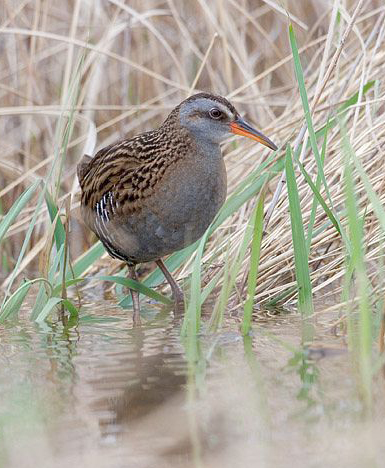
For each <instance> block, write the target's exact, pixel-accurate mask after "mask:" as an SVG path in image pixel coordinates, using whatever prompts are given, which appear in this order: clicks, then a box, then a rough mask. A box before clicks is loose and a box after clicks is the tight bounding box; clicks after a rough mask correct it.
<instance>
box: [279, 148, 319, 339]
mask: <svg viewBox="0 0 385 468" xmlns="http://www.w3.org/2000/svg"><path fill="white" fill-rule="evenodd" d="M285 165H286V177H287V191H288V195H289V210H290V220H291V230H292V239H293V248H294V263H295V274H296V280H297V286H298V307H299V310H300V312H301V315H302V317H304V318H306V317H309V316H311V315H313V313H314V306H313V298H312V287H311V280H310V272H309V264H308V255H307V248H306V241H305V233H304V226H303V221H302V214H301V206H300V202H299V195H298V188H297V181H296V178H295V173H294V167H293V160H292V150H291V147H290V145H288V146H287V147H286V164H285ZM311 338H312V333H311V330H310V328H309V327H307V326H306V325H305V330H304V334H303V341H308V340H309V339H311Z"/></svg>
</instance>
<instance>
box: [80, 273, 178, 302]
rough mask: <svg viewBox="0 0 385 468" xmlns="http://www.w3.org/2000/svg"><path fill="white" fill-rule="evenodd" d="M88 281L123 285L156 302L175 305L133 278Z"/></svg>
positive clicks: (109, 277) (107, 278)
mask: <svg viewBox="0 0 385 468" xmlns="http://www.w3.org/2000/svg"><path fill="white" fill-rule="evenodd" d="M88 279H93V280H95V279H99V280H102V281H112V282H114V283H118V284H122V285H123V286H126V287H128V288H130V289H134V290H135V291H138V292H140V293H141V294H144V295H145V296H148V297H150V298H151V299H154V300H155V301H158V302H161V303H162V304H166V305H170V304H172V303H173V301H172V300H171V299H169V298H168V297H166V296H163V294H159V293H158V292H156V291H154V290H153V289H150V288H148V287H147V286H145V285H144V284H143V283H139V281H135V280H133V279H131V278H123V277H122V276H94V277H92V278H88Z"/></svg>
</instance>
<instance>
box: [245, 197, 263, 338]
mask: <svg viewBox="0 0 385 468" xmlns="http://www.w3.org/2000/svg"><path fill="white" fill-rule="evenodd" d="M264 200H265V194H264V193H263V192H261V194H260V196H259V197H258V201H257V204H256V207H255V209H254V213H253V216H252V219H253V221H252V222H253V225H254V232H253V239H252V241H251V256H250V270H249V275H248V278H247V299H246V303H245V307H244V312H243V321H242V333H243V335H247V334H248V333H249V331H250V329H251V319H252V314H253V305H254V296H255V288H256V286H257V276H258V266H259V258H260V254H261V243H262V234H263V208H264Z"/></svg>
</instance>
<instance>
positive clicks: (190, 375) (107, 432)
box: [0, 300, 385, 468]
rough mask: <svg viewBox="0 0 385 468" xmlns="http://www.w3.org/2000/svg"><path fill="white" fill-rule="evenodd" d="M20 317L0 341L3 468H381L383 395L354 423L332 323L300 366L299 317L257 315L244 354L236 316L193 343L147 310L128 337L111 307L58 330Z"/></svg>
mask: <svg viewBox="0 0 385 468" xmlns="http://www.w3.org/2000/svg"><path fill="white" fill-rule="evenodd" d="M24 315H25V316H23V314H21V318H20V319H19V322H17V323H12V324H9V325H6V326H5V327H4V326H3V327H2V328H1V329H0V340H1V341H0V350H1V353H0V364H1V366H0V431H1V432H0V435H1V442H0V462H1V466H4V467H9V468H13V467H18V468H24V467H34V468H35V467H36V466H39V467H43V468H45V467H47V468H48V467H50V468H52V467H68V466H71V464H72V466H76V467H77V466H81V467H93V468H99V467H112V468H120V467H122V468H126V467H129V468H131V467H132V468H142V467H143V468H144V467H146V468H147V467H148V468H150V467H151V468H152V467H160V468H162V467H172V468H174V467H190V466H191V467H194V466H198V467H210V468H211V467H225V468H227V467H229V468H230V467H231V468H233V467H237V466H242V467H274V468H281V467H287V466H292V465H293V463H295V466H296V467H307V468H308V467H314V468H316V467H327V466H333V467H345V466H346V467H349V468H355V467H357V468H358V467H360V468H362V467H366V466H368V467H383V466H385V461H384V460H385V439H384V438H383V436H382V434H383V433H384V429H385V423H384V421H385V419H384V415H385V411H384V401H385V399H384V392H383V384H384V381H383V379H382V377H378V378H377V379H376V381H375V414H374V417H373V418H372V419H371V420H370V422H368V421H365V420H363V418H362V407H361V403H360V400H359V398H358V396H357V389H356V383H355V377H354V369H353V367H352V364H351V358H350V355H349V354H348V353H347V350H346V344H345V343H344V339H343V338H342V337H335V336H334V335H333V334H332V332H331V327H330V316H329V317H325V318H322V317H321V316H320V317H319V318H318V323H317V337H316V340H315V345H314V346H313V347H312V348H311V349H310V350H309V351H308V354H307V355H308V356H310V358H311V359H310V360H305V361H304V360H303V359H302V358H303V355H301V354H296V352H295V350H298V345H299V342H300V320H299V317H298V316H297V314H295V313H283V312H281V313H275V314H268V315H267V314H261V316H260V317H259V318H258V319H257V320H256V323H255V328H254V336H253V339H252V340H246V341H245V342H244V340H243V339H242V337H241V336H240V334H239V332H238V327H239V322H240V320H239V318H238V317H236V316H234V317H232V318H229V319H228V320H227V322H226V325H225V327H224V329H223V330H222V331H221V332H220V333H216V334H210V333H204V334H202V336H200V337H198V339H197V340H192V341H191V340H190V341H188V340H182V339H181V338H180V321H179V320H178V319H174V318H173V315H172V313H171V312H170V311H167V310H162V309H159V308H155V307H153V308H150V307H148V308H147V321H146V323H145V325H144V326H143V327H142V328H141V329H137V330H133V329H132V328H131V319H130V315H131V314H130V312H129V311H123V310H122V309H120V308H119V307H118V306H116V305H115V304H114V301H113V300H111V301H106V300H98V302H97V303H96V304H92V303H91V304H88V305H86V306H85V307H84V309H83V311H82V316H83V317H85V318H83V319H82V320H81V322H80V323H79V324H72V325H71V326H68V327H66V328H65V327H63V325H62V324H61V323H56V324H53V325H47V324H43V325H42V326H37V325H36V324H33V323H31V322H30V321H29V320H28V318H27V316H28V310H25V311H24ZM87 316H88V317H87ZM192 350H193V353H191V351H192ZM186 356H192V357H191V358H190V359H189V360H188V359H187V358H186Z"/></svg>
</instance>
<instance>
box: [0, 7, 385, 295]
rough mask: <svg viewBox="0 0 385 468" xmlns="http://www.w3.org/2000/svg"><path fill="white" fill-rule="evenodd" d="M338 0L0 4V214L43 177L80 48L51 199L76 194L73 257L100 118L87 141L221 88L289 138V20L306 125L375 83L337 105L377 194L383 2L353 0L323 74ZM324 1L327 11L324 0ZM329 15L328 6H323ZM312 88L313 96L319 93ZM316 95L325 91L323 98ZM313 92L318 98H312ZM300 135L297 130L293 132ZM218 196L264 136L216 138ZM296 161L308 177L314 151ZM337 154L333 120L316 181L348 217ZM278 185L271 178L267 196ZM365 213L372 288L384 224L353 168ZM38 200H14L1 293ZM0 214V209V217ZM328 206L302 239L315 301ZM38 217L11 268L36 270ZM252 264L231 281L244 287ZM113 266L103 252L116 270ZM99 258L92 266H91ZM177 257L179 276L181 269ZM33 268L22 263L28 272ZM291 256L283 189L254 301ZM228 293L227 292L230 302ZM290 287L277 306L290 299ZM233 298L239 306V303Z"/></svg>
mask: <svg viewBox="0 0 385 468" xmlns="http://www.w3.org/2000/svg"><path fill="white" fill-rule="evenodd" d="M338 3H339V2H337V1H335V2H326V1H322V2H319V1H316V0H312V1H310V0H306V1H305V0H300V1H296V2H293V1H284V2H281V3H278V2H274V1H270V0H269V1H263V0H258V1H252V0H245V1H244V2H237V1H234V0H228V1H221V0H218V1H208V0H206V1H205V0H196V1H189V2H187V1H186V2H179V1H176V0H168V1H156V0H145V1H139V0H138V1H136V0H135V1H130V2H126V4H125V3H124V2H123V1H122V2H121V1H118V0H108V1H107V0H104V1H101V2H92V6H91V3H90V2H87V1H85V0H75V1H74V2H58V1H56V0H54V1H51V2H47V1H36V2H29V1H12V0H5V1H4V2H3V3H2V5H1V7H0V11H1V15H0V18H1V19H0V37H1V41H0V49H1V54H0V63H1V67H0V105H1V108H0V134H1V143H2V145H1V146H2V152H1V155H0V197H1V198H0V209H1V211H0V216H1V213H5V212H7V210H8V209H9V208H10V207H11V206H12V204H13V202H14V201H15V199H16V198H17V197H18V196H19V195H20V194H21V193H22V192H23V190H25V188H27V187H28V186H29V185H30V184H31V183H32V182H34V181H35V180H36V179H37V178H40V177H43V178H44V177H45V176H46V174H47V171H48V169H49V167H50V164H51V162H52V161H53V158H54V153H55V144H57V141H55V128H56V126H57V125H58V121H59V119H60V117H61V116H63V115H64V116H65V115H67V114H68V112H69V111H70V109H69V108H68V103H67V102H66V96H67V94H68V89H69V87H70V83H71V78H72V75H73V71H74V69H75V67H76V64H77V63H78V60H79V57H80V56H81V55H82V54H85V55H84V63H83V65H82V69H81V86H80V90H79V95H78V97H77V101H76V106H75V114H74V119H75V128H74V132H73V134H72V136H71V139H70V142H69V145H68V151H67V154H66V155H65V162H64V170H63V174H62V177H61V185H60V193H59V195H60V196H59V205H60V204H61V203H63V201H64V199H65V198H66V197H67V196H68V193H71V194H72V195H73V201H72V213H73V219H72V225H71V231H72V234H71V255H72V259H73V260H74V259H76V258H77V257H78V256H79V255H80V254H81V253H82V252H83V251H84V249H85V248H86V247H87V246H89V245H90V242H93V240H94V239H91V237H90V233H89V232H88V231H87V230H86V229H84V228H83V227H82V226H81V224H79V223H78V222H77V221H76V218H75V214H74V213H75V212H76V209H77V206H78V183H77V180H76V177H75V173H76V164H77V162H78V161H79V159H80V157H81V156H82V153H83V151H84V144H85V141H86V139H87V136H89V135H90V134H91V135H92V129H93V128H96V132H97V148H98V147H102V146H105V145H107V144H109V143H111V142H113V141H114V140H117V139H118V138H121V137H123V136H125V135H134V134H135V133H138V132H142V131H145V130H148V129H151V128H154V127H155V126H157V125H158V124H159V123H160V122H161V121H162V120H163V119H164V117H165V116H166V115H167V113H168V111H169V110H170V109H171V108H172V107H174V105H176V104H177V103H178V102H179V101H181V100H182V99H183V98H185V97H186V96H187V95H188V94H189V93H192V92H194V91H195V90H211V91H214V92H216V93H219V94H223V95H227V96H228V97H229V98H231V100H232V101H233V102H234V103H235V105H236V106H237V107H238V108H239V109H240V110H241V111H243V112H245V113H247V115H248V117H249V119H250V120H251V121H253V122H254V123H255V124H256V126H257V128H259V129H261V130H262V131H263V132H264V133H265V134H267V135H268V136H269V137H270V138H271V139H272V140H273V141H275V142H278V143H280V144H282V145H284V144H285V143H286V142H288V141H292V142H293V141H294V140H295V138H296V137H297V135H298V134H299V132H300V129H301V126H302V123H303V109H302V105H301V102H300V99H299V93H298V85H297V82H296V80H295V76H294V71H293V65H292V54H291V52H290V46H289V41H288V36H287V26H288V18H287V14H286V12H285V10H284V8H286V10H287V12H288V13H289V14H290V18H291V20H292V22H293V24H294V27H295V31H296V35H297V40H298V44H299V46H300V47H301V49H300V52H301V61H302V65H303V68H304V72H305V79H306V86H307V91H308V95H309V101H310V102H313V100H314V101H317V102H313V103H314V114H313V120H314V125H315V127H316V129H318V128H321V127H322V126H324V125H325V124H326V122H327V120H328V118H332V117H333V116H334V115H335V111H336V110H337V109H338V108H339V107H340V106H341V104H342V103H344V102H345V101H346V100H347V99H349V98H351V97H352V96H353V95H354V94H355V93H357V92H358V91H360V89H362V86H363V85H364V84H365V83H367V82H369V81H373V80H374V81H375V84H374V86H373V87H372V88H371V89H370V90H369V91H368V92H367V93H365V95H363V94H362V93H361V91H360V93H359V96H358V102H357V104H356V105H354V106H351V107H350V108H349V110H348V112H347V114H346V119H347V120H346V126H347V130H348V134H349V138H350V141H351V143H352V146H353V148H354V150H355V152H356V154H357V156H358V158H359V160H360V161H361V163H362V165H363V167H364V169H365V171H366V173H367V175H368V177H369V178H370V181H371V183H372V185H373V188H374V189H375V191H376V193H377V194H378V196H379V197H380V198H381V201H382V202H383V203H384V204H385V185H384V176H383V174H384V148H385V147H384V141H385V140H384V138H385V118H384V108H385V107H384V102H385V87H384V83H383V76H384V69H385V68H384V66H385V48H384V37H385V5H384V4H383V1H382V0H377V1H376V0H370V1H366V2H362V8H361V9H360V10H359V12H358V15H357V18H356V20H355V23H354V26H353V28H352V31H351V32H350V34H349V35H348V36H347V38H346V41H345V42H344V43H343V44H342V46H341V47H340V52H341V53H340V55H339V56H338V60H336V62H335V66H333V67H332V70H331V72H330V76H329V77H328V79H327V81H326V82H324V87H323V89H322V83H323V80H324V78H325V76H326V75H327V73H328V72H327V70H328V68H329V67H330V64H331V63H332V60H333V56H335V53H336V51H337V50H338V47H339V45H340V39H341V37H343V35H344V32H345V31H346V29H347V28H348V25H349V23H350V20H351V15H352V14H353V11H354V10H355V7H356V6H357V3H359V2H357V1H353V0H347V1H346V2H344V3H343V5H340V6H339V11H338V16H337V20H338V24H337V26H336V28H335V29H334V30H333V32H332V33H330V32H329V33H328V31H329V26H330V21H331V18H332V17H333V14H336V13H337V8H336V7H337V5H338ZM333 8H334V10H333ZM333 11H334V13H333ZM321 89H322V92H321ZM319 93H320V94H319ZM317 94H319V99H314V97H315V96H317ZM304 139H305V141H307V135H306V134H305V135H304ZM225 154H226V162H227V167H228V179H229V193H231V191H232V190H233V189H234V187H235V186H236V184H237V183H238V182H239V180H240V179H242V178H243V177H244V176H245V174H248V173H249V172H250V171H252V170H253V169H254V168H256V167H257V166H258V165H259V164H260V162H261V161H262V160H263V159H264V158H265V157H266V155H267V152H265V151H264V150H263V148H262V147H261V146H257V145H254V144H252V143H250V142H247V141H243V140H239V141H237V144H236V145H235V144H228V145H227V146H226V148H225ZM302 159H303V160H304V164H305V167H306V170H307V171H308V173H309V174H310V175H312V174H315V173H316V164H315V161H314V158H313V156H312V155H311V153H310V151H309V150H305V151H304V152H303V153H302ZM342 171H343V164H342V152H341V137H340V129H339V126H338V125H337V126H334V127H333V128H332V129H330V131H329V134H328V142H327V153H326V160H325V176H326V179H327V181H328V184H329V188H330V191H331V195H332V199H333V204H334V207H335V209H336V211H337V212H338V213H339V214H340V216H341V220H342V223H343V224H344V223H345V217H344V212H343V207H344V194H343V186H342V182H341V180H342ZM277 183H278V179H277V178H276V179H274V180H273V182H271V183H270V187H269V190H270V196H268V197H267V199H268V200H269V198H270V199H271V196H272V193H273V192H274V190H275V188H276V185H277ZM298 184H299V190H300V197H301V204H302V206H301V207H302V216H303V219H304V224H305V225H307V223H308V221H309V216H310V212H311V207H312V202H313V194H312V192H311V189H310V187H309V186H308V185H307V184H306V183H305V181H304V180H303V178H302V177H301V176H299V178H298ZM357 192H358V195H359V202H360V214H361V215H363V214H364V213H365V246H363V248H365V250H366V260H367V264H368V265H369V268H370V271H369V273H370V279H371V282H372V285H373V287H374V290H375V291H376V292H380V291H381V290H382V289H383V288H384V280H383V278H384V274H383V273H384V272H383V247H382V246H383V232H382V230H381V227H380V224H379V222H378V219H377V218H376V216H375V214H374V211H373V207H372V205H371V203H370V201H369V199H368V196H367V193H366V191H365V189H364V186H363V184H362V182H361V180H360V179H359V177H358V176H357ZM35 203H36V201H35V202H32V203H31V204H30V205H29V207H28V208H26V209H25V210H23V212H22V213H21V214H20V215H19V217H18V220H17V222H16V223H15V224H13V225H12V226H11V228H10V229H9V231H8V233H7V237H6V239H5V240H4V242H3V243H2V245H1V246H0V260H1V262H2V266H1V274H0V279H1V280H2V287H3V288H4V287H6V286H7V285H8V281H9V274H10V272H11V271H12V269H13V268H14V265H15V262H16V259H17V256H18V253H19V251H20V245H21V242H22V240H23V237H24V234H25V232H26V230H27V228H28V225H29V223H30V221H31V219H32V215H33V210H34V206H35ZM251 210H252V204H251V203H247V204H245V205H244V206H243V207H242V208H241V209H240V210H239V211H238V212H237V214H236V215H234V216H233V217H232V218H231V219H229V220H227V221H226V223H225V224H224V225H222V226H221V227H220V228H219V229H218V230H217V231H216V233H215V234H214V235H213V236H212V238H211V240H210V242H209V245H208V247H207V249H206V254H205V257H204V258H203V261H204V262H206V263H207V264H209V263H210V264H211V263H212V257H213V253H214V254H215V255H214V256H215V262H214V263H215V265H212V264H211V265H210V268H207V271H205V275H206V276H204V278H203V279H204V280H207V277H208V275H212V272H213V270H215V271H217V270H219V269H221V268H223V265H224V263H225V257H226V255H227V252H228V249H230V255H231V254H232V253H233V252H235V251H236V249H237V247H238V245H239V242H240V240H241V237H242V234H243V231H244V229H245V227H246V225H247V222H248V220H249V217H250V213H251ZM0 219H1V217H0ZM326 221H327V219H326V215H325V214H324V212H323V211H322V209H321V208H319V209H318V211H317V216H316V221H315V226H314V231H315V232H318V233H317V235H316V236H315V237H314V239H313V241H312V246H311V261H310V268H311V277H312V282H313V288H314V293H315V294H316V296H317V295H318V296H319V297H322V298H323V301H324V304H327V303H329V301H330V303H335V301H336V298H337V299H339V294H340V287H341V286H340V285H341V279H342V276H343V275H344V272H345V269H344V263H345V250H344V248H343V246H342V243H341V239H340V238H339V237H338V236H337V232H336V231H335V229H334V227H333V226H332V225H327V224H325V223H326ZM47 223H48V215H47V212H46V211H45V209H44V210H42V212H41V215H40V216H39V222H38V224H37V225H36V227H35V229H34V233H33V236H32V239H31V242H30V245H29V252H28V253H27V256H26V257H25V260H24V261H23V262H22V264H21V265H20V267H19V273H22V272H26V271H27V272H28V271H29V272H30V274H33V272H35V271H36V269H37V268H38V258H39V255H41V254H42V252H43V250H44V247H45V245H46V243H47V241H48V229H47ZM247 262H248V259H246V260H245V262H244V268H243V270H242V271H241V273H240V276H239V281H238V287H239V290H238V293H243V289H242V288H243V286H244V283H245V272H246V271H247ZM114 265H115V266H116V263H115V262H114V261H113V260H111V267H110V268H111V269H113V268H114ZM99 267H100V265H99V264H95V265H94V268H95V270H96V269H98V268H99ZM190 269H191V261H189V262H187V263H186V264H185V265H184V266H183V267H182V269H181V270H180V272H179V275H180V276H186V275H187V274H188V273H189V271H190ZM31 272H32V273H31ZM294 281H295V278H294V262H293V249H292V241H291V230H290V222H289V216H288V199H287V196H286V194H285V187H283V192H282V194H281V196H280V198H279V201H278V203H277V205H276V207H275V209H274V211H273V213H272V217H271V220H270V223H269V225H268V228H267V232H266V233H265V235H264V238H263V241H262V256H261V260H260V267H259V279H258V285H257V290H256V297H257V301H258V302H261V303H264V302H268V301H270V300H271V299H274V298H276V297H277V296H278V295H280V294H281V293H283V292H284V291H285V290H287V288H288V287H290V286H292V285H294ZM236 297H237V296H236ZM295 300H296V296H295V294H294V293H293V294H291V295H289V296H287V297H285V298H284V299H282V301H281V302H283V303H293V301H294V302H295ZM236 302H237V301H236Z"/></svg>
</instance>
